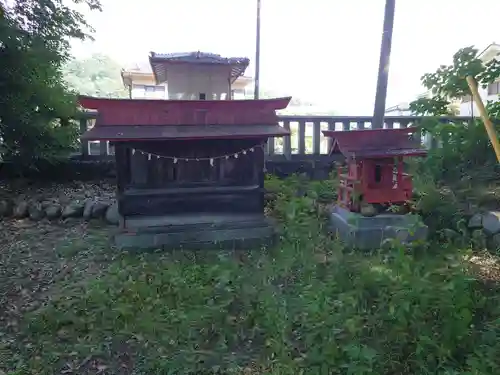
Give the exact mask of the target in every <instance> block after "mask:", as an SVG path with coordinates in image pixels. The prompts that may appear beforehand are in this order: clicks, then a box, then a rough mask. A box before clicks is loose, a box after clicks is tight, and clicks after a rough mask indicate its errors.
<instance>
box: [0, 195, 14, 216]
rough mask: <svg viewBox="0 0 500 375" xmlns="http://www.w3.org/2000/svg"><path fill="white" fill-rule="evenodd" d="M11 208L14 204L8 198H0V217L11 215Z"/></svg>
mask: <svg viewBox="0 0 500 375" xmlns="http://www.w3.org/2000/svg"><path fill="white" fill-rule="evenodd" d="M13 208H14V205H13V204H12V201H10V200H8V199H2V200H0V217H8V216H10V215H12V209H13Z"/></svg>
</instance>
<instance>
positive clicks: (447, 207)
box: [410, 47, 500, 233]
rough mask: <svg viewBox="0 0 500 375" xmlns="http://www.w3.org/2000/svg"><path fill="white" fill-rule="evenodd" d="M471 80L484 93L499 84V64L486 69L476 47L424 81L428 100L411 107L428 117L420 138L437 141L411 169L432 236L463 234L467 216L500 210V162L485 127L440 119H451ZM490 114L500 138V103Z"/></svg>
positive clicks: (474, 121) (493, 105)
mask: <svg viewBox="0 0 500 375" xmlns="http://www.w3.org/2000/svg"><path fill="white" fill-rule="evenodd" d="M468 75H470V76H472V77H474V78H475V79H476V81H477V82H478V85H479V86H482V87H486V86H487V85H488V84H489V83H491V82H494V81H497V80H498V79H499V78H500V62H498V61H497V60H492V61H490V62H487V63H484V62H483V61H482V60H481V59H480V58H479V56H478V50H477V49H475V48H473V47H466V48H463V49H460V50H459V51H457V53H455V55H454V56H453V63H452V64H451V65H448V66H446V65H443V66H441V67H439V68H438V69H437V70H436V71H435V72H433V73H428V74H425V75H424V76H423V77H422V85H423V86H424V87H425V88H426V89H427V90H428V91H429V92H430V97H428V98H420V99H418V100H416V101H414V102H412V103H411V104H410V107H411V109H412V110H413V111H414V112H415V113H416V114H419V115H425V116H429V118H427V119H426V120H424V122H423V123H422V124H421V129H422V133H423V134H426V133H428V134H430V135H431V136H432V137H433V139H434V140H435V142H434V146H435V147H433V148H432V149H431V150H429V155H428V156H427V157H426V158H424V159H423V160H420V161H419V162H417V163H413V168H414V169H415V171H416V173H415V176H416V181H415V183H416V191H417V194H418V195H419V196H420V197H421V198H422V199H418V200H419V202H420V206H419V209H420V210H421V213H422V214H423V215H424V216H425V217H426V218H427V220H428V223H429V224H430V227H431V229H432V231H433V233H436V232H437V231H441V232H442V231H447V232H449V230H450V228H452V230H453V231H455V232H458V233H465V232H466V231H465V230H464V226H466V225H465V224H464V222H465V221H464V218H466V217H467V215H468V214H471V213H474V212H475V210H477V209H478V208H479V207H483V208H493V209H495V208H498V207H499V199H500V195H499V193H500V190H499V189H498V186H499V185H498V173H499V170H498V162H497V160H496V157H495V153H494V151H493V147H492V145H491V142H490V140H489V138H488V135H487V133H486V131H485V128H484V124H483V123H482V121H481V120H480V119H479V118H471V119H470V121H468V122H466V123H464V122H462V121H452V122H441V121H439V119H438V118H437V117H438V116H442V115H453V113H452V112H453V104H454V103H456V102H457V101H459V100H461V99H462V98H463V97H465V96H467V95H470V90H469V88H468V85H467V82H466V80H465V77H466V76H468ZM487 110H488V112H489V114H490V116H491V118H492V119H493V120H494V121H495V123H496V126H497V131H498V132H500V121H499V120H500V102H499V101H497V102H488V103H487Z"/></svg>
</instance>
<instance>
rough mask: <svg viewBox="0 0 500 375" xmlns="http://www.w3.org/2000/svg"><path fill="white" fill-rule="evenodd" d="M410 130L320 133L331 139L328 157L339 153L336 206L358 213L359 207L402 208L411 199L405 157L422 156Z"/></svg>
mask: <svg viewBox="0 0 500 375" xmlns="http://www.w3.org/2000/svg"><path fill="white" fill-rule="evenodd" d="M413 132H414V130H413V129H411V128H401V129H373V130H357V131H331V130H324V131H323V134H324V135H325V136H327V137H331V138H333V143H332V146H331V149H330V154H333V153H341V154H342V155H344V156H345V158H346V164H347V165H346V166H344V167H343V166H339V170H338V174H339V179H340V181H339V186H338V205H339V206H342V207H344V208H347V209H348V210H350V211H352V212H359V211H360V209H361V205H363V204H371V205H373V206H375V207H379V208H380V207H387V206H389V205H402V204H405V203H406V202H407V201H408V200H409V199H410V198H411V196H412V190H413V186H412V180H411V176H410V175H409V174H407V173H405V172H404V164H403V159H404V158H405V157H414V156H425V155H426V154H427V151H426V150H424V149H422V148H421V145H420V143H419V142H418V140H415V139H413V138H412V136H411V135H412V133H413Z"/></svg>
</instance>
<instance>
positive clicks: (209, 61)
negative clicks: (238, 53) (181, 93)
mask: <svg viewBox="0 0 500 375" xmlns="http://www.w3.org/2000/svg"><path fill="white" fill-rule="evenodd" d="M149 63H150V64H151V68H152V69H153V74H154V76H155V79H156V81H157V82H158V83H161V82H166V81H167V66H168V65H170V64H203V65H226V66H228V67H229V68H230V69H231V70H230V77H231V83H233V82H234V81H236V79H237V78H238V77H239V76H241V75H243V73H245V70H246V69H247V67H248V64H250V59H249V58H248V57H222V56H221V55H217V54H215V53H207V52H200V51H197V52H180V53H156V52H151V53H150V56H149Z"/></svg>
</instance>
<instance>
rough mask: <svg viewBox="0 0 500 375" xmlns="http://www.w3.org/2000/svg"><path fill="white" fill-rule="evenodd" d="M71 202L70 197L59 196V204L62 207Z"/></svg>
mask: <svg viewBox="0 0 500 375" xmlns="http://www.w3.org/2000/svg"><path fill="white" fill-rule="evenodd" d="M70 202H71V199H70V197H68V196H67V195H66V194H60V195H59V203H60V204H62V205H67V204H69V203H70Z"/></svg>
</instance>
